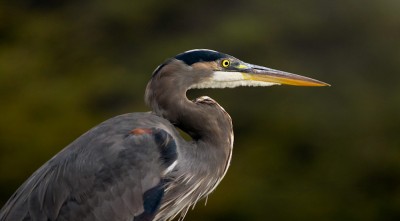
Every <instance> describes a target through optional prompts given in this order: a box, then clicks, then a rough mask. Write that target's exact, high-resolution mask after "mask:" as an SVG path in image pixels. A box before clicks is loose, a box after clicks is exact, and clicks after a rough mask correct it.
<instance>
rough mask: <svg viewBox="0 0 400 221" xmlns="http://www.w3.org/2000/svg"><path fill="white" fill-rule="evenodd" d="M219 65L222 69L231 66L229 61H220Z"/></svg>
mask: <svg viewBox="0 0 400 221" xmlns="http://www.w3.org/2000/svg"><path fill="white" fill-rule="evenodd" d="M221 65H222V67H224V68H227V67H229V65H231V61H230V60H228V59H225V60H222V62H221Z"/></svg>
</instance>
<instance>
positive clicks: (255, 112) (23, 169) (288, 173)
mask: <svg viewBox="0 0 400 221" xmlns="http://www.w3.org/2000/svg"><path fill="white" fill-rule="evenodd" d="M193 48H209V49H214V50H218V51H222V52H225V53H228V54H231V55H233V56H235V57H238V58H240V59H242V60H244V61H246V62H250V63H254V64H259V65H263V66H268V67H271V68H275V69H280V70H285V71H289V72H293V73H298V74H303V75H306V76H309V77H313V78H316V79H319V80H322V81H325V82H328V83H330V84H331V85H332V87H329V88H302V87H289V86H274V87H270V88H237V89H224V90H221V89H217V90H197V91H191V92H190V93H189V96H190V97H191V98H194V97H196V96H200V95H208V96H211V97H213V98H214V99H216V100H217V101H218V102H219V103H220V104H221V105H222V106H223V107H225V109H226V110H227V111H228V112H229V113H230V115H231V116H232V118H233V123H234V129H235V147H234V154H233V160H232V166H231V168H230V170H229V172H228V174H227V176H226V178H225V179H224V180H223V182H222V183H221V185H220V186H219V187H218V188H217V190H216V191H215V192H214V193H213V194H211V195H210V197H209V199H208V203H207V206H206V207H204V206H203V205H204V201H202V202H199V203H198V204H199V205H197V206H196V208H195V210H194V211H190V212H189V214H188V216H187V218H186V220H188V221H200V220H210V221H213V220H215V221H216V220H231V221H238V220H240V221H242V220H260V221H263V220H274V221H285V220H309V221H313V220H326V221H330V220H332V221H334V220H335V221H336V220H341V221H346V220H363V221H369V220H385V221H390V220H400V137H399V134H398V133H399V132H400V87H399V86H400V85H399V82H400V66H399V64H400V1H398V0H381V1H376V0H363V1H361V0H359V1H357V0H338V1H329V0H308V1H307V0H285V1H282V0H269V1H265V0H246V1H238V0H230V1H226V0H220V1H212V0H203V1H177V0H172V1H157V0H146V1H138V0H136V1H128V0H116V1H100V0H87V1H77V0H69V1H65V0H59V1H53V0H14V1H8V2H4V1H3V2H1V3H0V113H1V115H0V206H1V205H3V204H4V203H5V202H6V200H7V199H8V198H9V197H10V195H11V194H12V193H13V192H14V191H15V190H16V189H17V188H18V186H20V185H21V184H22V182H23V181H24V180H25V179H26V178H28V177H29V176H30V174H31V173H32V172H34V171H35V170H36V169H37V168H38V167H39V166H40V165H42V164H43V163H44V162H46V161H47V160H48V159H49V158H51V156H53V155H54V154H55V153H57V152H58V151H59V150H60V149H62V148H63V147H65V146H66V145H67V144H69V143H70V142H71V141H73V140H74V139H75V138H76V137H78V136H79V135H81V134H82V133H84V132H85V131H87V130H88V129H90V128H91V127H93V126H95V125H97V124H98V123H100V122H102V121H103V120H105V119H108V118H110V117H112V116H115V115H119V114H123V113H126V112H140V111H148V108H147V107H146V106H145V105H144V102H143V95H144V89H145V86H146V83H147V81H148V80H149V78H150V76H151V73H152V71H153V70H154V69H155V68H156V67H157V66H158V65H159V64H160V63H162V62H163V61H164V60H165V59H166V58H168V57H171V56H174V55H176V54H178V53H180V52H183V51H186V50H189V49H193Z"/></svg>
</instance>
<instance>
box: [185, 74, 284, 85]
mask: <svg viewBox="0 0 400 221" xmlns="http://www.w3.org/2000/svg"><path fill="white" fill-rule="evenodd" d="M272 85H279V84H278V83H270V82H263V81H254V80H251V79H246V78H245V77H244V76H243V74H242V73H240V72H227V71H215V72H214V74H213V76H212V77H211V78H210V79H209V80H207V81H203V82H201V83H198V84H194V85H192V86H191V87H190V88H189V89H201V88H234V87H240V86H253V87H267V86H272Z"/></svg>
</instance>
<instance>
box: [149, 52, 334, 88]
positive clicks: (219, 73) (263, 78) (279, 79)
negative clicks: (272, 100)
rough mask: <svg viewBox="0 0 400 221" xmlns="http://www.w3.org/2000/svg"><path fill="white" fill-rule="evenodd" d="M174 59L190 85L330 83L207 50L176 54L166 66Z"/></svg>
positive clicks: (211, 86) (216, 86)
mask: <svg viewBox="0 0 400 221" xmlns="http://www.w3.org/2000/svg"><path fill="white" fill-rule="evenodd" d="M174 61H175V62H176V61H178V62H183V63H184V64H185V65H186V66H187V69H186V70H185V71H184V73H185V74H189V75H190V74H192V75H194V76H191V77H189V76H182V77H187V78H191V79H195V80H193V81H192V82H191V85H190V86H189V89H191V88H226V87H231V88H233V87H238V86H271V85H281V84H285V85H296V86H329V84H327V83H324V82H321V81H318V80H315V79H312V78H308V77H304V76H301V75H297V74H291V73H288V72H283V71H278V70H274V69H271V68H267V67H263V66H258V65H253V64H249V63H246V62H243V61H241V60H239V59H237V58H235V57H233V56H230V55H227V54H223V53H220V52H217V51H213V50H208V49H195V50H190V51H186V52H184V53H181V54H178V55H177V56H175V57H174V58H173V59H172V60H170V61H168V62H167V63H165V64H164V65H161V66H160V67H159V68H158V69H161V68H163V67H164V66H166V65H171V64H173V63H174ZM156 72H157V70H156Z"/></svg>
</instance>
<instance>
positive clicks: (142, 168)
mask: <svg viewBox="0 0 400 221" xmlns="http://www.w3.org/2000/svg"><path fill="white" fill-rule="evenodd" d="M149 115H150V114H148V115H145V116H147V117H150V118H153V116H152V115H151V116H149ZM138 118H140V119H141V118H143V116H135V115H133V114H131V115H122V116H119V117H116V118H113V119H110V120H108V121H106V122H104V123H102V124H100V125H99V126H97V127H95V128H93V129H92V130H90V131H88V132H87V133H86V134H84V135H82V136H81V137H80V138H78V139H77V140H75V141H74V142H73V143H71V144H70V145H69V146H68V147H66V148H65V149H64V150H62V151H61V152H60V153H58V154H57V155H56V156H54V157H53V158H52V159H51V160H49V161H48V162H47V163H46V164H45V165H43V166H42V167H41V168H39V169H38V170H37V171H36V172H35V173H34V174H33V175H32V176H31V177H30V178H29V179H28V180H27V181H26V182H25V183H24V184H23V185H22V186H21V187H20V188H19V189H18V190H17V191H16V193H14V195H13V196H12V197H11V199H10V200H9V201H8V202H7V203H6V205H5V206H4V207H3V208H2V210H1V211H0V220H1V221H5V220H12V221H19V220H60V221H61V220H88V221H89V220H107V221H109V220H121V221H122V220H124V221H125V220H133V217H134V216H138V215H140V214H142V213H143V212H144V206H143V204H144V202H143V194H144V193H145V192H146V191H148V190H150V189H152V188H153V187H156V186H157V185H159V183H160V182H162V177H161V174H162V171H163V170H165V166H164V165H163V163H162V162H160V151H159V147H158V146H157V145H158V144H157V143H156V142H155V139H154V136H151V135H147V134H144V135H140V136H136V135H134V134H130V131H131V130H132V129H134V128H135V126H138V125H137V121H138ZM155 122H158V123H159V121H158V120H157V121H155ZM139 126H140V125H139ZM150 126H155V124H153V125H150ZM136 220H140V219H135V221H136Z"/></svg>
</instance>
